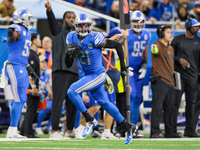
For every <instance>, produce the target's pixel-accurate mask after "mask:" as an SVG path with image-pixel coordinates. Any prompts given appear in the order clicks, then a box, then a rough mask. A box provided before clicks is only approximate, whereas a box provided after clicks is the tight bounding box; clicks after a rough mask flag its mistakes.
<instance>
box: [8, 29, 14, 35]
mask: <svg viewBox="0 0 200 150" xmlns="http://www.w3.org/2000/svg"><path fill="white" fill-rule="evenodd" d="M14 31H15V28H12V27H10V28H8V35H9V36H13V35H14Z"/></svg>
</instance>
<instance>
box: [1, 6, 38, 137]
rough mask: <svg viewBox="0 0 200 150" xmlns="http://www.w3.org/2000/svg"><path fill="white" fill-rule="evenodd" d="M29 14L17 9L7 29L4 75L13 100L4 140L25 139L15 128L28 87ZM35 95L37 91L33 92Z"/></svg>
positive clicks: (26, 10)
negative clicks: (6, 58) (9, 86)
mask: <svg viewBox="0 0 200 150" xmlns="http://www.w3.org/2000/svg"><path fill="white" fill-rule="evenodd" d="M31 16H32V14H31V12H30V11H29V10H28V9H26V8H19V9H17V10H15V12H14V13H13V22H14V24H12V25H10V26H9V27H8V40H7V45H8V60H7V61H6V62H5V65H4V66H5V67H4V68H5V75H6V78H7V79H8V81H9V82H10V84H11V90H12V94H13V97H14V100H13V101H12V102H11V106H10V112H11V121H10V126H9V128H8V131H7V135H6V138H25V137H24V136H21V135H20V134H19V133H18V130H17V126H18V123H19V119H20V117H21V113H22V107H23V105H24V103H25V102H26V100H27V95H26V91H27V89H28V86H29V76H28V72H27V70H26V66H27V64H28V57H29V48H30V46H31V34H30V31H29V29H30V28H31V25H32V23H31V21H30V17H31ZM33 94H37V91H33Z"/></svg>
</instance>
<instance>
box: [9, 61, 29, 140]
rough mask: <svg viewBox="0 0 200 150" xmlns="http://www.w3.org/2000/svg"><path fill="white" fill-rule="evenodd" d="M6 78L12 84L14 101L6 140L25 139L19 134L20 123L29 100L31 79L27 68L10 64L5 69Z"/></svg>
mask: <svg viewBox="0 0 200 150" xmlns="http://www.w3.org/2000/svg"><path fill="white" fill-rule="evenodd" d="M5 72H6V76H7V77H8V80H9V82H10V84H11V90H12V94H13V97H14V101H13V102H12V104H11V106H10V113H11V121H10V127H9V128H8V131H7V135H6V138H24V137H23V136H21V135H20V134H18V130H17V127H18V123H19V119H20V117H21V113H22V107H23V106H24V103H25V102H26V100H27V96H26V90H27V88H28V85H29V78H28V73H27V71H26V68H25V67H24V68H23V67H20V66H16V65H15V66H13V65H11V64H8V65H7V66H6V69H5Z"/></svg>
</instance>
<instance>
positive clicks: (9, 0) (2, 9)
mask: <svg viewBox="0 0 200 150" xmlns="http://www.w3.org/2000/svg"><path fill="white" fill-rule="evenodd" d="M14 11H15V7H14V6H13V0H4V1H2V2H1V4H0V18H6V22H4V21H2V22H0V24H6V25H9V24H10V17H12V14H13V12H14Z"/></svg>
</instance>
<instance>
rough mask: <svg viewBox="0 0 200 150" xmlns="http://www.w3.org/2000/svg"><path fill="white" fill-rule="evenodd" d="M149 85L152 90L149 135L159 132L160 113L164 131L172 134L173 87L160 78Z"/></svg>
mask: <svg viewBox="0 0 200 150" xmlns="http://www.w3.org/2000/svg"><path fill="white" fill-rule="evenodd" d="M151 86H152V92H153V99H152V111H151V135H153V134H157V133H160V128H159V123H160V121H161V118H162V115H163V121H164V125H165V133H166V134H173V131H172V129H173V127H174V124H173V115H174V111H175V100H174V91H175V90H174V87H172V86H170V85H168V84H166V83H164V82H163V81H161V80H160V79H159V80H155V81H154V82H152V83H151ZM162 112H163V113H162Z"/></svg>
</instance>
